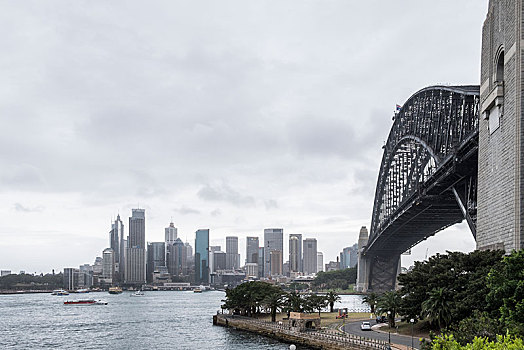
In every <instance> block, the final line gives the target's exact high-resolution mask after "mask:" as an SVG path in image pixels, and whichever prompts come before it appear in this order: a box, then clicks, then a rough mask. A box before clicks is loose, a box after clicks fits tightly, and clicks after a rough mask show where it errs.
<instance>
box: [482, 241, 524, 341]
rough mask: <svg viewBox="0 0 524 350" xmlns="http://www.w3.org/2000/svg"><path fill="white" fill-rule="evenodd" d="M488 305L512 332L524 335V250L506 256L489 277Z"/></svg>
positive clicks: (494, 314)
mask: <svg viewBox="0 0 524 350" xmlns="http://www.w3.org/2000/svg"><path fill="white" fill-rule="evenodd" d="M487 281H488V283H487V284H488V288H489V293H488V295H487V301H488V305H489V306H490V308H491V309H492V310H496V312H492V316H495V317H498V318H499V320H500V321H501V322H502V323H503V324H504V325H505V326H506V327H507V328H508V330H509V331H510V332H511V333H512V334H516V335H519V336H521V337H522V336H524V250H519V251H516V252H513V253H512V254H511V255H509V256H505V257H504V259H503V261H502V263H501V264H498V265H495V266H494V267H493V269H492V270H491V272H490V273H489V276H488V278H487Z"/></svg>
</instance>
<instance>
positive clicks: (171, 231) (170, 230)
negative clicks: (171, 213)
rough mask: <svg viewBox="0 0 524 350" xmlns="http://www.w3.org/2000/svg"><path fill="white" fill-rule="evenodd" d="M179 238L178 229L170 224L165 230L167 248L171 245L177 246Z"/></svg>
mask: <svg viewBox="0 0 524 350" xmlns="http://www.w3.org/2000/svg"><path fill="white" fill-rule="evenodd" d="M177 238H178V229H177V228H176V227H175V224H174V223H172V222H171V223H170V224H169V227H166V229H165V240H164V241H165V242H166V247H167V246H168V245H169V244H175V241H176V239H177Z"/></svg>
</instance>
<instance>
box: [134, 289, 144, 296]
mask: <svg viewBox="0 0 524 350" xmlns="http://www.w3.org/2000/svg"><path fill="white" fill-rule="evenodd" d="M144 295H145V294H144V292H142V291H141V290H137V291H136V292H134V293H133V294H131V296H132V297H143V296H144Z"/></svg>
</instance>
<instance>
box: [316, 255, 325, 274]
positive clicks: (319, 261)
mask: <svg viewBox="0 0 524 350" xmlns="http://www.w3.org/2000/svg"><path fill="white" fill-rule="evenodd" d="M321 271H324V254H322V252H317V272H321Z"/></svg>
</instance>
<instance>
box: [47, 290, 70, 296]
mask: <svg viewBox="0 0 524 350" xmlns="http://www.w3.org/2000/svg"><path fill="white" fill-rule="evenodd" d="M51 295H69V292H68V291H66V290H63V289H55V290H54V291H53V293H51Z"/></svg>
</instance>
